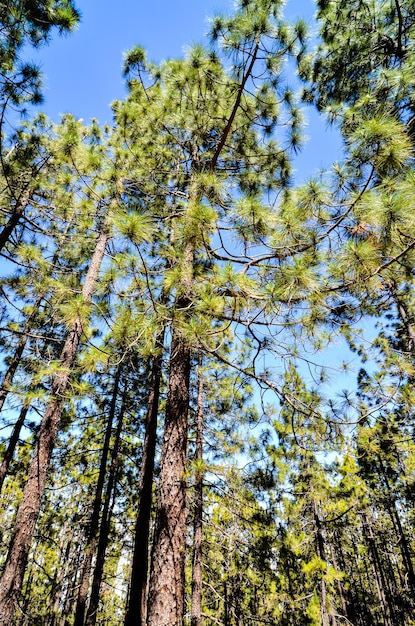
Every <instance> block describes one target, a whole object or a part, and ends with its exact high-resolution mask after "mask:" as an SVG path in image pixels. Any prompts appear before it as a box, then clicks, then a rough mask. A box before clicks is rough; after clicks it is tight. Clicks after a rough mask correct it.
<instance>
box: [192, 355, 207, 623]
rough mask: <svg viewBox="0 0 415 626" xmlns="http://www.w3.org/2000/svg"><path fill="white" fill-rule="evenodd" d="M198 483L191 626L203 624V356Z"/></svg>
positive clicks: (194, 524) (198, 393)
mask: <svg viewBox="0 0 415 626" xmlns="http://www.w3.org/2000/svg"><path fill="white" fill-rule="evenodd" d="M195 461H196V484H195V509H194V519H193V560H192V603H191V609H190V623H191V626H202V567H203V557H202V530H203V518H202V515H203V476H204V472H203V466H202V464H203V372H202V357H201V356H200V358H199V381H198V392H197V423H196V450H195Z"/></svg>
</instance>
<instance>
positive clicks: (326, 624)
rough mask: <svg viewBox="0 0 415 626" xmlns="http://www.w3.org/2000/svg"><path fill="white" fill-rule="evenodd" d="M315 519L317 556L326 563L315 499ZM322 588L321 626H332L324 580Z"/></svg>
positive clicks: (322, 580) (321, 583) (321, 584)
mask: <svg viewBox="0 0 415 626" xmlns="http://www.w3.org/2000/svg"><path fill="white" fill-rule="evenodd" d="M313 517H314V525H315V530H316V551H317V556H318V557H319V558H320V559H321V560H322V561H324V562H326V551H325V548H324V537H323V532H322V528H321V521H320V517H319V515H318V508H317V502H316V501H315V499H313ZM320 588H321V624H322V626H330V624H331V618H330V613H329V612H328V610H327V589H326V581H325V580H324V578H323V577H322V578H321V582H320Z"/></svg>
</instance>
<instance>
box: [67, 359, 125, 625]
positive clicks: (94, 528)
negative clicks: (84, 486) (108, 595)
mask: <svg viewBox="0 0 415 626" xmlns="http://www.w3.org/2000/svg"><path fill="white" fill-rule="evenodd" d="M120 376H121V366H119V367H118V369H117V371H116V372H115V378H114V386H113V391H112V397H111V402H110V410H109V415H108V420H107V426H106V429H105V437H104V444H103V446H102V453H101V461H100V466H99V472H98V480H97V485H96V488H95V496H94V502H93V505H92V513H91V520H90V522H89V527H88V534H87V539H86V544H85V547H84V562H83V567H82V570H81V579H80V582H79V590H78V597H77V601H76V609H75V619H74V626H83V625H84V618H85V610H86V605H87V600H88V592H89V582H90V579H91V572H92V559H93V558H94V555H95V553H96V548H97V538H98V530H99V515H100V513H101V504H102V492H103V489H104V483H105V477H106V473H107V463H108V456H109V450H110V441H111V435H112V425H113V422H114V417H115V409H116V404H117V397H118V390H119V383H120Z"/></svg>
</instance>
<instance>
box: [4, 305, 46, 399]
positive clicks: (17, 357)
mask: <svg viewBox="0 0 415 626" xmlns="http://www.w3.org/2000/svg"><path fill="white" fill-rule="evenodd" d="M42 300H43V295H41V296H38V298H37V300H36V302H35V304H34V305H33V310H32V312H31V314H30V315H29V317H28V318H27V320H26V324H25V327H24V330H23V333H22V335H21V337H20V339H19V341H18V343H17V346H16V350H15V352H14V355H13V358H12V360H11V361H10V363H9V366H8V368H7V370H6V372H5V374H4V376H3V381H2V383H1V387H0V411H1V410H2V408H3V405H4V403H5V401H6V398H7V395H8V393H9V391H10V385H11V384H12V382H13V378H14V375H15V373H16V370H17V368H18V367H19V363H20V361H21V358H22V355H23V352H24V349H25V347H26V344H27V340H28V338H29V332H30V329H31V326H32V322H33V320H34V319H35V317H36V315H37V313H38V310H39V306H40V303H41V302H42Z"/></svg>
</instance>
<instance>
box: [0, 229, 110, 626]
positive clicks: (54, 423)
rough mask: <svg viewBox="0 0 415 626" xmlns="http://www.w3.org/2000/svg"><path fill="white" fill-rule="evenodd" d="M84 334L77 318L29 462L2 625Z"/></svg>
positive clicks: (10, 608) (7, 570)
mask: <svg viewBox="0 0 415 626" xmlns="http://www.w3.org/2000/svg"><path fill="white" fill-rule="evenodd" d="M107 241H108V234H107V233H106V232H102V233H101V234H100V235H99V237H98V241H97V244H96V247H95V251H94V254H93V256H92V259H91V263H90V266H89V269H88V272H87V274H86V278H85V282H84V285H83V288H82V295H83V298H84V301H85V302H90V301H91V299H92V294H93V291H94V288H95V283H96V280H97V278H98V272H99V268H100V266H101V262H102V259H103V256H104V252H105V247H106V244H107ZM82 332H83V323H82V319H81V317H80V316H79V315H78V316H77V318H76V319H75V321H74V322H73V324H72V326H71V328H70V330H69V332H68V336H67V338H66V341H65V343H64V346H63V349H62V352H61V356H60V363H61V370H60V371H59V372H58V373H57V374H56V375H55V377H54V379H53V382H52V389H51V399H50V402H49V404H48V406H47V408H46V411H45V414H44V416H43V419H42V422H41V425H40V431H39V438H38V442H37V445H36V448H35V452H34V455H33V458H32V461H31V463H30V467H29V474H28V478H27V482H26V485H25V488H24V491H23V497H22V500H21V503H20V505H19V508H18V511H17V516H16V522H15V527H14V530H13V535H12V539H11V542H10V546H9V552H8V555H7V559H6V563H5V566H4V570H3V574H2V577H1V579H0V624H1V625H2V626H10V624H11V623H12V621H13V616H14V614H15V611H16V608H17V601H18V597H19V594H20V590H21V587H22V582H23V576H24V572H25V568H26V563H27V558H28V553H29V549H30V544H31V541H32V537H33V532H34V529H35V526H36V521H37V518H38V515H39V510H40V504H41V499H42V496H43V493H44V490H45V484H46V478H47V474H48V469H49V464H50V459H51V456H52V452H53V449H54V447H55V444H56V439H57V436H58V431H59V426H60V420H61V412H62V405H63V402H64V400H65V393H66V390H67V387H68V384H69V378H70V374H71V369H72V367H73V364H74V362H75V357H76V352H77V349H78V345H79V342H80V339H81V336H82Z"/></svg>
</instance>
